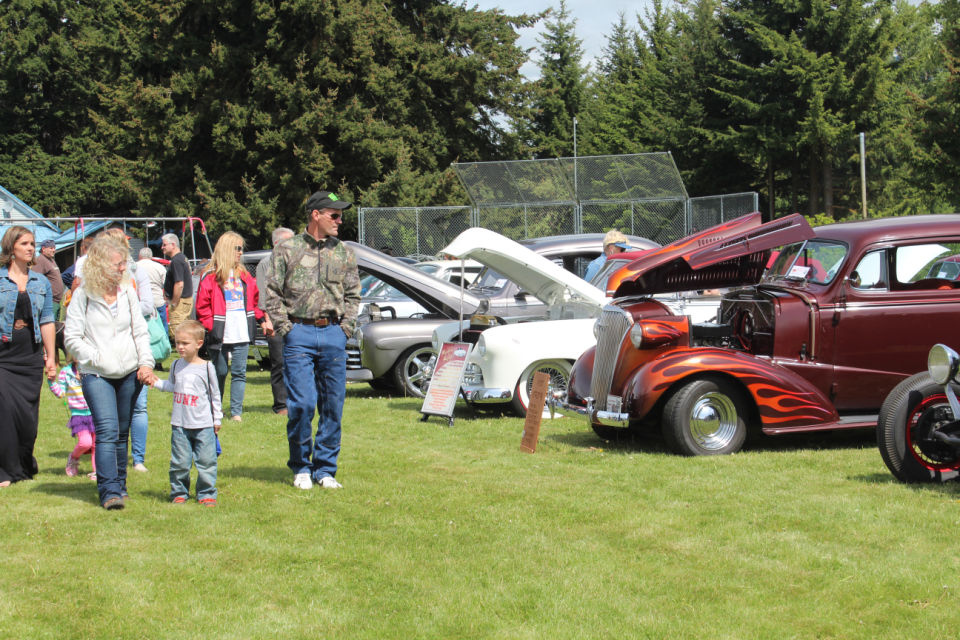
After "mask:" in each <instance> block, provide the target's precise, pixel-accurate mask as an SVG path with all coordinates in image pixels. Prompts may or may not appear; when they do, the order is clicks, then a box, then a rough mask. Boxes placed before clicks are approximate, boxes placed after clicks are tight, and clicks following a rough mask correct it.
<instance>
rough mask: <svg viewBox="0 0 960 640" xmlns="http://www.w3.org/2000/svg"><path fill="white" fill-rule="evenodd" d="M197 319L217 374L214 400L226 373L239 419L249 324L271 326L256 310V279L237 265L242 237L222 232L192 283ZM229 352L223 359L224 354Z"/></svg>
mask: <svg viewBox="0 0 960 640" xmlns="http://www.w3.org/2000/svg"><path fill="white" fill-rule="evenodd" d="M196 308H197V321H198V322H200V324H202V325H203V328H204V329H205V330H206V332H207V335H206V345H207V351H208V352H209V353H210V362H212V363H213V368H214V370H215V371H216V372H217V384H218V385H219V387H220V401H221V402H223V390H224V387H225V386H226V383H227V370H228V369H229V371H230V416H231V418H230V419H231V420H234V421H235V422H240V421H241V420H242V419H243V418H242V417H241V416H242V415H243V395H244V392H245V391H246V385H247V356H248V354H249V352H250V343H251V342H253V339H254V337H255V336H256V327H255V325H254V323H259V324H260V325H261V326H263V333H264V334H265V335H271V334H273V325H272V324H271V323H270V319H269V318H268V317H267V316H266V315H264V313H263V310H262V309H261V308H260V291H259V289H258V288H257V281H256V279H254V277H253V276H252V275H251V274H250V272H249V271H247V269H246V267H245V266H244V265H243V238H242V237H241V236H240V234H239V233H235V232H233V231H227V232H226V233H224V234H223V235H222V236H220V239H219V240H217V244H216V246H214V248H213V257H212V258H210V263H209V264H208V265H207V268H206V269H205V271H204V275H203V277H202V278H201V279H200V285H199V286H198V287H197V305H196ZM228 356H229V357H228Z"/></svg>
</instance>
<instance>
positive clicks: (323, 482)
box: [317, 476, 343, 489]
mask: <svg viewBox="0 0 960 640" xmlns="http://www.w3.org/2000/svg"><path fill="white" fill-rule="evenodd" d="M317 484H319V485H320V487H321V488H323V489H343V485H342V484H340V483H339V482H337V481H336V480H334V479H333V477H332V476H323V477H322V478H320V482H318V483H317Z"/></svg>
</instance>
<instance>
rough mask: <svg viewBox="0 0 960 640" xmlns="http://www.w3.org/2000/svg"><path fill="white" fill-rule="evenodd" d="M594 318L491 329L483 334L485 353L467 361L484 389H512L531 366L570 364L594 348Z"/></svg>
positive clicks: (474, 354) (528, 323) (473, 356)
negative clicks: (476, 370) (480, 374)
mask: <svg viewBox="0 0 960 640" xmlns="http://www.w3.org/2000/svg"><path fill="white" fill-rule="evenodd" d="M594 321H595V320H594V319H593V318H577V319H572V320H544V321H540V322H521V323H518V324H511V325H504V326H499V327H491V328H489V329H487V330H486V331H484V332H483V334H482V339H483V341H484V345H485V349H486V350H485V352H484V354H483V355H480V354H479V352H478V351H477V350H476V349H474V350H473V351H472V352H471V354H470V356H469V361H470V362H473V363H474V364H477V365H478V366H480V368H481V370H482V371H483V384H484V386H487V387H497V388H501V387H502V388H509V389H512V388H513V387H514V386H515V385H516V384H517V380H519V379H520V376H521V374H523V372H524V370H526V368H527V367H529V366H530V365H531V364H533V363H534V362H540V361H543V360H568V361H570V362H573V361H574V360H576V359H577V358H578V357H579V356H580V354H582V353H583V352H584V351H585V350H587V349H589V348H590V347H592V346H594V345H595V344H596V341H597V339H596V338H595V337H594V336H593V324H594Z"/></svg>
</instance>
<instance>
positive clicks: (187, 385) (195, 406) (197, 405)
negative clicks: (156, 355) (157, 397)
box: [153, 359, 223, 429]
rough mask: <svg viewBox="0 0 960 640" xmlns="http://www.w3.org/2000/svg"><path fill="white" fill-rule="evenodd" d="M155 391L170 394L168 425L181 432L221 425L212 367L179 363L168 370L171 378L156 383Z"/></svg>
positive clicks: (215, 380)
mask: <svg viewBox="0 0 960 640" xmlns="http://www.w3.org/2000/svg"><path fill="white" fill-rule="evenodd" d="M153 387H154V389H159V390H160V391H167V392H172V393H173V411H172V413H171V414H170V424H172V425H173V426H175V427H182V428H184V429H207V428H209V427H212V426H214V425H218V424H220V421H221V420H223V410H222V409H221V407H220V390H219V387H218V385H217V372H216V370H214V368H213V363H210V362H207V361H206V360H204V361H203V363H201V364H188V363H187V361H186V360H183V359H178V360H176V361H174V363H173V365H171V367H170V378H169V379H167V380H159V379H158V380H157V381H156V382H154V383H153Z"/></svg>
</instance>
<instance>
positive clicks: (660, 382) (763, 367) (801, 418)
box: [623, 347, 839, 429]
mask: <svg viewBox="0 0 960 640" xmlns="http://www.w3.org/2000/svg"><path fill="white" fill-rule="evenodd" d="M706 375H713V376H717V375H719V376H724V377H726V378H730V379H733V380H736V381H737V382H738V383H739V384H740V385H741V387H742V388H743V389H744V390H745V392H746V393H747V394H748V395H749V397H750V398H751V399H752V401H753V404H754V406H755V407H756V410H757V416H759V418H760V421H761V424H762V427H763V428H777V429H782V428H792V427H804V426H812V425H817V424H828V423H835V422H837V420H838V419H839V418H838V415H837V411H836V409H835V408H834V407H833V404H832V403H831V402H830V400H829V399H828V398H827V396H826V395H824V393H823V392H822V391H820V390H819V389H818V388H816V387H815V386H813V385H812V384H811V383H810V382H808V381H807V380H806V379H804V378H802V377H800V376H799V375H798V374H796V373H794V372H792V371H790V370H788V369H786V368H784V367H781V366H779V365H777V364H775V363H773V362H771V361H770V360H768V359H765V358H757V357H754V356H751V355H749V354H746V353H741V352H739V351H733V350H730V349H719V348H712V347H683V348H674V349H670V350H668V351H665V352H664V353H663V354H661V355H659V356H657V357H655V358H654V359H652V360H650V361H648V362H647V363H645V364H644V365H643V366H641V367H639V368H638V369H637V370H636V371H634V372H633V373H632V374H630V376H629V377H628V379H627V380H626V384H625V385H624V387H623V389H624V394H623V395H624V398H623V403H624V406H628V407H630V418H631V419H643V418H644V417H646V416H647V415H648V414H649V413H650V412H651V411H653V410H654V409H655V408H656V407H657V405H658V403H659V402H660V400H661V399H664V398H665V397H667V395H668V394H669V393H672V392H673V390H675V389H677V388H679V387H680V386H682V384H683V383H684V382H685V381H688V380H691V379H693V378H699V377H704V376H706Z"/></svg>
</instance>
